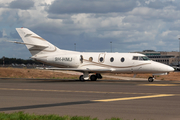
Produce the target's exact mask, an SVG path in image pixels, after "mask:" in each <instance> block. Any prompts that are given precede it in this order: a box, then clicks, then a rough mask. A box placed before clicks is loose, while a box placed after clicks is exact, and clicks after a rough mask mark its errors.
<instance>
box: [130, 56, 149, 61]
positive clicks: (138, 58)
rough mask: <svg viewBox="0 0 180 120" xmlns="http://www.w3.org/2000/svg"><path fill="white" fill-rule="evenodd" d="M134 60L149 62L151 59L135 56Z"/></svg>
mask: <svg viewBox="0 0 180 120" xmlns="http://www.w3.org/2000/svg"><path fill="white" fill-rule="evenodd" d="M133 60H142V61H147V60H150V59H149V58H148V57H147V56H133Z"/></svg>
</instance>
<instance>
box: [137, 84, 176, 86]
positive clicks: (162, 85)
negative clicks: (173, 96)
mask: <svg viewBox="0 0 180 120" xmlns="http://www.w3.org/2000/svg"><path fill="white" fill-rule="evenodd" d="M138 86H179V85H178V84H139V85H138Z"/></svg>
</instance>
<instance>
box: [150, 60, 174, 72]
mask: <svg viewBox="0 0 180 120" xmlns="http://www.w3.org/2000/svg"><path fill="white" fill-rule="evenodd" d="M153 65H154V66H155V68H156V70H158V71H159V72H160V71H161V72H173V71H174V68H173V67H171V66H169V65H165V64H162V63H158V62H154V63H153Z"/></svg>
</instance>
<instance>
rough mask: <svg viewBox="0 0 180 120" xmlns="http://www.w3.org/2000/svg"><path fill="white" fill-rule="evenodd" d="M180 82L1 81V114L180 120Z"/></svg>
mask: <svg viewBox="0 0 180 120" xmlns="http://www.w3.org/2000/svg"><path fill="white" fill-rule="evenodd" d="M179 102H180V82H172V81H155V82H153V83H149V82H147V81H142V80H133V81H131V80H129V81H126V80H99V81H94V82H92V81H85V82H81V81H78V80H55V79H47V80H44V79H2V78H1V79H0V112H15V111H24V112H26V113H35V114H58V115H62V116H64V115H71V116H75V115H78V116H91V117H97V118H99V119H106V118H111V117H120V118H123V119H125V120H126V119H140V120H141V119H145V120H151V119H153V120H160V119H163V120H172V119H173V120H176V119H177V120H179V119H180V114H179V111H180V104H179Z"/></svg>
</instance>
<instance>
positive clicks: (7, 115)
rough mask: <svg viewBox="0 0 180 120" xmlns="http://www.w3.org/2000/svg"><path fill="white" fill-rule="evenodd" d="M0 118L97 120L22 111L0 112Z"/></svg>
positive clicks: (16, 119)
mask: <svg viewBox="0 0 180 120" xmlns="http://www.w3.org/2000/svg"><path fill="white" fill-rule="evenodd" d="M0 120H98V119H97V118H91V117H89V116H87V117H83V116H72V117H71V116H59V115H35V114H28V113H24V112H22V111H20V112H14V113H0Z"/></svg>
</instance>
